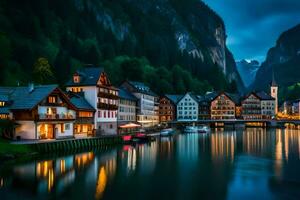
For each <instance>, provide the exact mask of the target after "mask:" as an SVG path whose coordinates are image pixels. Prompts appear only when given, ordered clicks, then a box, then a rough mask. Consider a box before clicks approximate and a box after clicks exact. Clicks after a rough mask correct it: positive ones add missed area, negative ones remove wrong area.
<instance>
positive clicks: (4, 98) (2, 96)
mask: <svg viewBox="0 0 300 200" xmlns="http://www.w3.org/2000/svg"><path fill="white" fill-rule="evenodd" d="M0 101H4V102H7V101H9V96H8V94H6V95H5V94H0Z"/></svg>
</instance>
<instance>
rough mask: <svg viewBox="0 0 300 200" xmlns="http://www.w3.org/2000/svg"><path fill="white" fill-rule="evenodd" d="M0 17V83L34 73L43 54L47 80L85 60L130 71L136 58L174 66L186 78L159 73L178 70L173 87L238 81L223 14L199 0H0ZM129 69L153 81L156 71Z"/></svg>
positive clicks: (228, 85) (231, 85) (229, 85)
mask: <svg viewBox="0 0 300 200" xmlns="http://www.w3.org/2000/svg"><path fill="white" fill-rule="evenodd" d="M0 23H1V27H0V51H1V52H0V53H1V57H0V66H1V69H0V73H2V74H5V76H4V77H5V78H4V79H2V80H0V84H4V85H11V84H16V83H21V84H25V83H27V82H28V81H36V80H35V78H34V77H36V76H37V75H35V73H34V72H41V70H40V68H42V67H41V66H43V65H41V63H40V62H39V61H41V59H39V58H41V57H43V58H45V59H43V60H47V61H48V62H49V70H48V68H47V70H44V71H48V72H49V71H51V70H52V71H53V74H51V73H50V75H51V78H49V80H48V81H49V82H51V81H57V82H58V83H60V84H63V83H64V82H65V81H66V80H67V79H68V76H69V74H70V73H71V72H73V71H74V70H75V69H77V68H79V67H82V66H83V65H84V64H94V65H104V66H107V65H108V66H109V67H108V68H109V69H108V71H109V72H114V73H112V74H110V76H116V70H114V69H113V68H114V66H115V68H116V69H119V68H120V69H121V70H123V74H120V76H121V78H122V79H124V78H130V77H128V76H127V73H126V71H125V70H124V69H123V68H124V66H126V65H129V69H130V70H133V71H134V70H135V67H136V66H133V65H134V64H136V63H139V64H138V67H140V66H139V65H143V66H141V67H142V70H143V71H146V70H148V71H149V70H150V71H154V72H157V70H158V68H163V69H166V70H163V71H167V72H172V70H173V71H176V69H177V68H176V69H174V66H180V68H181V71H184V73H181V74H182V75H183V74H185V75H186V76H187V77H188V79H186V78H185V77H176V76H175V75H174V73H175V72H174V73H173V74H172V73H171V74H168V77H166V76H160V79H159V80H158V81H160V80H165V82H164V85H166V84H167V83H170V82H172V83H173V82H175V81H176V80H175V78H174V77H176V78H179V79H180V80H178V81H177V82H178V85H179V86H178V87H176V88H175V89H174V92H178V91H179V90H182V89H184V90H194V88H196V87H194V88H193V85H198V86H200V85H201V87H202V88H203V89H209V88H214V89H215V90H222V89H225V90H235V87H238V88H239V89H240V90H242V89H243V88H244V87H243V83H242V81H241V78H240V76H239V74H238V72H237V69H236V65H235V63H234V59H233V56H232V54H231V53H230V52H229V50H228V49H227V48H226V33H225V26H224V23H223V21H222V19H221V18H220V17H219V16H218V15H217V14H216V13H215V12H214V11H212V10H211V9H210V8H209V7H208V6H207V5H206V4H204V3H203V2H202V1H199V0H186V1H181V0H152V1H149V0H122V1H111V0H101V1H99V0H65V1H61V0H27V1H17V0H2V1H1V2H0ZM120 56H123V57H121V58H120ZM120 60H121V61H120ZM129 61H130V62H129ZM135 61H140V62H135ZM123 62H125V64H124V63H123ZM126 62H127V63H126ZM128 62H129V63H128ZM104 63H106V64H107V63H109V64H107V65H105V64H104ZM112 65H114V66H113V67H112ZM116 65H118V66H116ZM46 66H48V64H47V65H46ZM126 67H127V66H126ZM36 68H38V69H36ZM126 69H128V68H126ZM127 72H128V71H127ZM136 72H138V70H137V71H136ZM37 74H38V73H37ZM135 74H137V76H133V78H135V79H139V80H141V81H145V82H148V83H149V84H150V85H151V86H153V81H152V82H151V81H150V80H151V79H152V78H153V79H154V77H152V78H149V77H141V75H140V74H139V73H135ZM154 74H155V73H154ZM43 75H45V74H43ZM50 75H49V77H50ZM145 76H146V75H145ZM112 79H113V80H114V84H118V83H119V82H120V81H121V80H119V79H118V78H116V77H113V78H112ZM43 80H44V79H43ZM46 81H47V80H46ZM169 86H170V85H169ZM171 86H172V85H171ZM171 88H172V87H171ZM178 88H181V89H178Z"/></svg>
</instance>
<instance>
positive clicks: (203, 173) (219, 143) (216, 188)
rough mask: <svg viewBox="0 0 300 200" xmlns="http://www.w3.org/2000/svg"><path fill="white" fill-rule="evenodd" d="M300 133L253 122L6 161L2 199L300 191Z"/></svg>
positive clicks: (249, 195) (0, 177) (0, 178)
mask: <svg viewBox="0 0 300 200" xmlns="http://www.w3.org/2000/svg"><path fill="white" fill-rule="evenodd" d="M299 157H300V132H299V131H297V130H283V129H276V130H275V129H274V130H266V129H261V128H251V129H247V130H239V131H224V130H219V129H216V130H213V132H212V133H211V134H208V135H202V134H188V135H184V134H179V135H176V136H174V137H168V138H161V139H160V138H157V140H156V141H155V142H152V143H150V144H138V145H135V146H131V145H124V146H123V147H121V148H113V149H109V150H106V151H90V152H85V153H76V154H73V155H67V156H52V157H51V156H50V157H49V156H47V157H46V158H44V159H38V160H34V161H30V162H26V163H20V164H14V165H13V166H2V168H1V171H0V196H1V199H2V198H4V199H17V197H19V196H21V195H22V198H23V199H29V198H30V199H41V198H46V199H47V198H74V199H82V198H84V199H120V198H123V199H127V198H130V199H141V198H143V199H153V198H156V199H157V198H173V199H198V198H199V197H202V198H203V199H241V198H243V199H258V198H262V197H263V198H266V199H273V198H275V197H276V198H277V197H279V198H295V199H297V198H299V197H300V191H299V189H300V172H299V169H300V162H299Z"/></svg>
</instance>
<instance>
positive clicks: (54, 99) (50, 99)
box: [48, 96, 56, 103]
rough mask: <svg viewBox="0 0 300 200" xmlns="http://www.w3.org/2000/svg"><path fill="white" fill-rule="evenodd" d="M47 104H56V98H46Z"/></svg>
mask: <svg viewBox="0 0 300 200" xmlns="http://www.w3.org/2000/svg"><path fill="white" fill-rule="evenodd" d="M48 103H56V97H54V96H50V97H48Z"/></svg>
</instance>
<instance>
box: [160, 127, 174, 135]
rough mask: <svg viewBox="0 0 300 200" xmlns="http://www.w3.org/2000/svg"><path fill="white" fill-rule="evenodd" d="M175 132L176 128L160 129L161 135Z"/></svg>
mask: <svg viewBox="0 0 300 200" xmlns="http://www.w3.org/2000/svg"><path fill="white" fill-rule="evenodd" d="M174 133H175V130H174V129H172V128H166V129H163V130H161V131H160V135H161V136H170V135H173V134H174Z"/></svg>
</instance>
